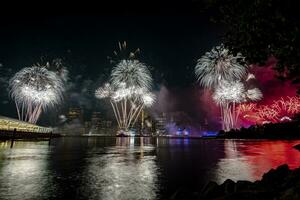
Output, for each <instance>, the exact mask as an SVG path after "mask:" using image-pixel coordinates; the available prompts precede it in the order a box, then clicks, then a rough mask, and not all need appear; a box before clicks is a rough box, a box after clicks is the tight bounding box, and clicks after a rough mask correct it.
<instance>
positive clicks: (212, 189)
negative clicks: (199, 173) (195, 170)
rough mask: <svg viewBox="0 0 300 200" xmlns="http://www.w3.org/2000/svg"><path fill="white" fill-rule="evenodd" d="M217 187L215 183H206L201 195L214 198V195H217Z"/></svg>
mask: <svg viewBox="0 0 300 200" xmlns="http://www.w3.org/2000/svg"><path fill="white" fill-rule="evenodd" d="M218 190H219V185H218V184H217V183H216V182H213V181H210V182H208V183H207V184H206V185H205V186H204V187H203V189H202V191H201V195H202V196H204V197H211V196H215V195H216V193H219V191H218Z"/></svg>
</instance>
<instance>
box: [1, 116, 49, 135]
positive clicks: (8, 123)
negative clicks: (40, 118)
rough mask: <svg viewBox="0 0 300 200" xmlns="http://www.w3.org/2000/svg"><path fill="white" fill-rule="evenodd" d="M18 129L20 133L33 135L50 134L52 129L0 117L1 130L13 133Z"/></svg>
mask: <svg viewBox="0 0 300 200" xmlns="http://www.w3.org/2000/svg"><path fill="white" fill-rule="evenodd" d="M14 129H16V130H17V131H19V132H31V133H50V132H51V131H53V129H52V128H47V127H42V126H38V125H36V124H31V123H28V122H24V121H20V120H17V119H13V118H9V117H4V116H0V130H2V131H13V130H14Z"/></svg>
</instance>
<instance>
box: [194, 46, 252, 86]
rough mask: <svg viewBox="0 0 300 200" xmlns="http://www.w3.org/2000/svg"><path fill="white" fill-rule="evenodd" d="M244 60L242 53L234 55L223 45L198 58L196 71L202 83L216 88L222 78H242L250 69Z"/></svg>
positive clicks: (232, 79) (227, 79)
mask: <svg viewBox="0 0 300 200" xmlns="http://www.w3.org/2000/svg"><path fill="white" fill-rule="evenodd" d="M244 60H245V58H244V57H243V56H242V55H241V54H240V53H238V54H237V55H233V54H231V53H230V52H229V50H228V49H225V48H224V46H223V45H221V46H217V47H215V48H213V49H212V50H211V51H210V52H206V53H205V55H203V56H202V57H201V58H200V59H199V60H198V63H197V65H196V67H195V73H196V76H197V79H198V81H199V83H200V85H202V86H204V87H207V88H214V87H216V86H217V85H219V83H220V81H222V80H226V81H229V82H233V81H238V80H241V79H242V78H243V77H244V76H245V75H246V73H247V70H248V67H247V65H245V61H244Z"/></svg>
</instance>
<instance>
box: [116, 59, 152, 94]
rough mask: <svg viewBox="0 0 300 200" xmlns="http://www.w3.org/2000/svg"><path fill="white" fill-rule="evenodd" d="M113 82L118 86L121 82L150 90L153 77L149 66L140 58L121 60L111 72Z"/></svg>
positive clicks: (127, 85)
mask: <svg viewBox="0 0 300 200" xmlns="http://www.w3.org/2000/svg"><path fill="white" fill-rule="evenodd" d="M111 84H112V86H113V87H115V88H118V87H120V84H126V87H127V88H129V87H136V88H143V89H147V90H149V89H150V88H151V84H152V77H151V73H150V71H149V69H148V67H147V66H146V65H145V64H143V63H141V62H140V61H138V60H121V62H120V63H119V64H117V66H115V67H114V68H113V70H112V73H111Z"/></svg>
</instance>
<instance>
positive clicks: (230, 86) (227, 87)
mask: <svg viewBox="0 0 300 200" xmlns="http://www.w3.org/2000/svg"><path fill="white" fill-rule="evenodd" d="M213 99H214V101H215V102H216V103H217V104H219V105H221V104H225V103H240V102H243V101H244V100H245V87H244V84H243V83H242V82H240V81H235V82H228V81H222V82H221V83H220V85H218V86H217V88H216V89H215V92H214V94H213Z"/></svg>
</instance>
